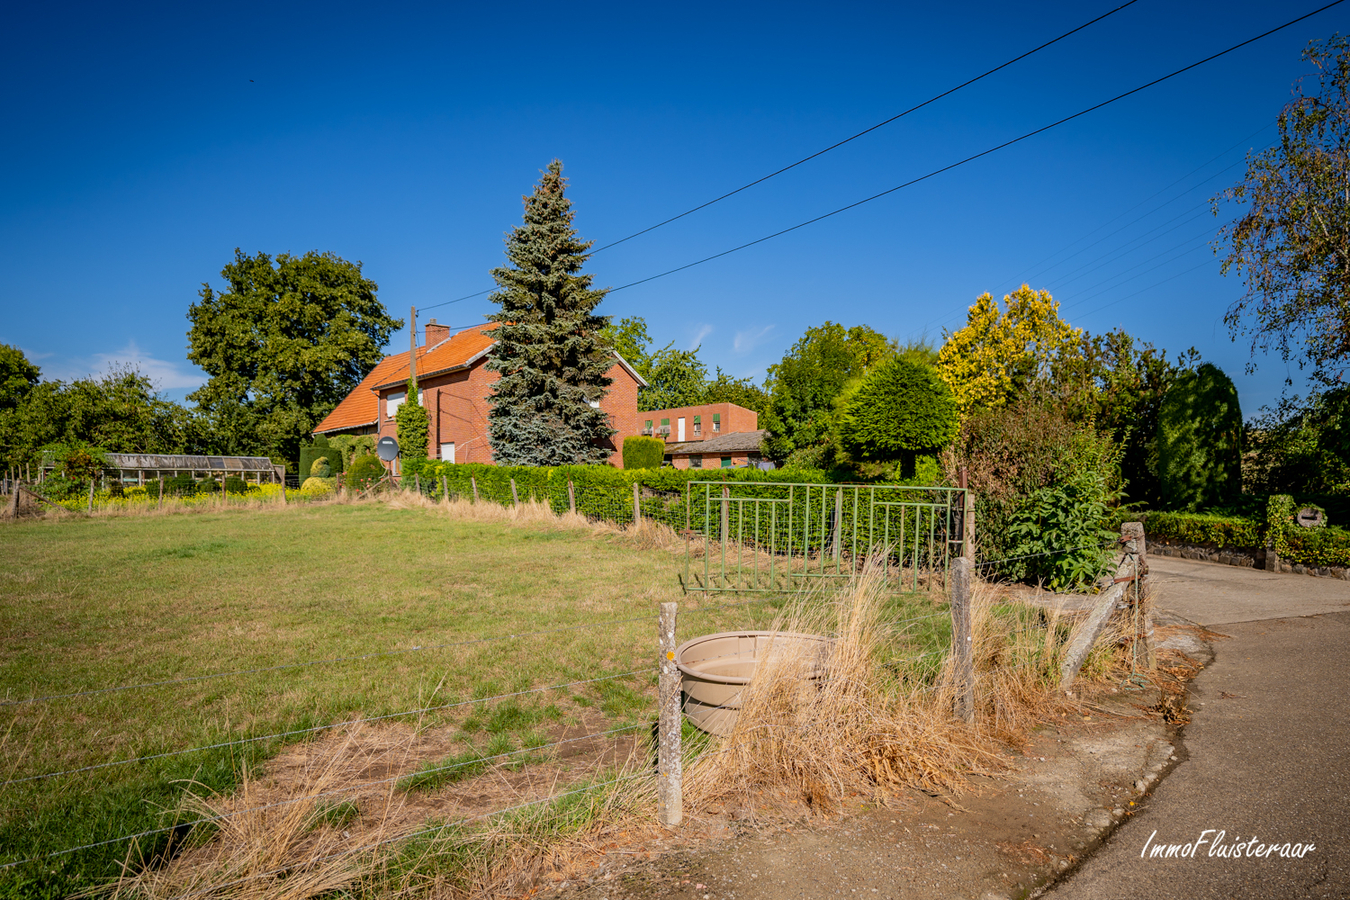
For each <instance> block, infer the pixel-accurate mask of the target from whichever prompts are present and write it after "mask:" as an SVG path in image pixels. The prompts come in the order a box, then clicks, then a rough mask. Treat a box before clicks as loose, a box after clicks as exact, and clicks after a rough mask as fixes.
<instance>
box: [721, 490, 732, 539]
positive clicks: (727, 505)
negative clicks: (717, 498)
mask: <svg viewBox="0 0 1350 900" xmlns="http://www.w3.org/2000/svg"><path fill="white" fill-rule="evenodd" d="M730 520H731V488H729V487H727V486H726V485H725V484H724V485H722V553H723V555H724V556H725V554H726V552H727V532H728V531H730V530H731V529H730V527H729V526H730Z"/></svg>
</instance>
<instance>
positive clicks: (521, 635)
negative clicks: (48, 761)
mask: <svg viewBox="0 0 1350 900" xmlns="http://www.w3.org/2000/svg"><path fill="white" fill-rule="evenodd" d="M654 618H655V617H654V616H650V615H647V616H633V617H632V618H628V619H613V620H610V621H608V622H587V623H585V624H582V625H564V626H562V627H560V628H549V629H545V630H543V631H524V632H520V633H518V634H502V635H497V636H495V637H484V638H471V639H469V640H465V641H453V642H451V643H448V644H428V645H427V646H424V647H405V648H404V649H402V650H377V651H376V652H374V653H365V654H362V655H360V656H334V657H331V658H329V659H315V660H310V661H308V662H299V663H284V664H282V665H279V666H264V667H262V668H258V669H238V670H235V671H233V672H216V673H213V674H211V675H192V676H189V677H187V678H171V679H168V680H166V681H147V682H145V683H144V684H127V685H121V686H119V687H110V688H97V689H94V690H89V691H75V692H73V693H69V694H47V695H46V696H42V697H29V698H27V699H24V700H6V701H5V702H4V703H0V708H3V707H6V706H20V705H22V704H25V703H42V702H44V701H47V700H69V699H72V698H74V697H92V696H95V695H97V694H114V693H118V692H120V691H134V690H140V689H142V688H154V687H166V686H169V685H175V684H191V683H193V682H197V681H210V680H212V679H215V678H234V677H236V676H239V675H257V674H259V673H262V672H281V671H286V670H288V669H306V668H309V667H311V666H323V665H328V664H330V663H340V662H356V661H358V660H364V659H378V658H379V657H382V656H401V655H403V654H405V653H420V652H422V651H425V650H448V649H452V648H454V647H471V646H473V645H475V644H490V643H492V642H494V641H510V640H517V639H519V638H529V637H540V636H542V635H549V634H561V633H562V632H565V631H581V630H584V629H587V628H609V627H611V626H614V625H627V624H630V623H633V622H642V621H646V620H651V619H654Z"/></svg>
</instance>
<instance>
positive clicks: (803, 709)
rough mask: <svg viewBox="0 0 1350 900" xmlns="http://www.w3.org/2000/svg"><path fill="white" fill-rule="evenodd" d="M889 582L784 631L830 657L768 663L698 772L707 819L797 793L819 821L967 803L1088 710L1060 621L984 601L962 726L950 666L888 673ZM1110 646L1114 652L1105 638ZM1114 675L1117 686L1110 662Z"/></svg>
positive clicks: (975, 620)
mask: <svg viewBox="0 0 1350 900" xmlns="http://www.w3.org/2000/svg"><path fill="white" fill-rule="evenodd" d="M882 581H883V579H882V573H881V571H880V570H879V568H878V567H876V566H874V565H872V566H869V567H868V568H866V569H865V570H864V571H863V573H862V574H861V575H860V576H859V577H857V578H856V579H855V580H854V581H853V582H852V584H851V585H850V587H849V589H848V590H846V591H842V592H840V593H839V594H838V595H836V596H834V597H828V598H824V599H821V598H815V599H812V598H801V599H799V601H798V602H797V603H795V604H794V605H793V606H791V607H790V608H789V609H788V610H787V611H785V613H784V614H783V615H782V616H781V617H780V619H779V620H778V621H777V622H776V623H775V626H774V628H775V630H777V631H780V632H784V633H808V634H811V633H815V634H829V635H831V636H832V637H833V638H834V640H833V642H832V644H831V645H830V648H829V650H828V653H827V655H826V656H825V657H824V658H821V656H820V654H819V652H818V651H817V650H815V649H814V648H812V647H810V646H808V644H807V643H806V642H795V643H793V642H785V643H784V644H783V650H782V652H778V653H775V654H773V655H772V656H770V657H769V658H767V659H765V660H763V661H761V662H760V663H759V664H758V666H757V668H756V672H755V677H754V680H753V681H752V682H751V684H750V685H749V687H748V688H747V689H746V691H745V693H744V695H743V698H742V707H741V713H740V715H739V717H738V720H737V725H736V728H735V730H734V731H733V733H732V734H731V735H730V736H729V737H728V738H727V739H726V740H725V741H724V742H723V743H722V744H721V745H720V746H714V747H713V749H712V750H710V751H709V752H707V753H705V754H703V755H702V756H701V757H699V758H698V759H695V760H693V761H692V762H691V763H690V766H689V771H688V774H687V776H686V786H685V792H686V794H685V796H686V799H687V800H689V801H690V802H691V803H692V804H693V805H694V806H696V807H707V806H711V805H715V804H722V803H727V802H729V801H730V802H735V803H738V804H740V805H742V806H745V807H749V808H751V809H753V806H754V798H755V797H757V796H759V795H760V794H761V793H772V792H781V791H783V790H786V791H787V792H788V794H789V795H793V794H795V795H796V796H798V797H800V799H802V800H803V801H804V802H806V803H807V804H808V805H809V806H810V807H812V808H816V809H829V808H832V807H835V806H837V805H838V804H839V803H840V802H841V801H842V800H843V799H844V798H845V797H847V796H849V795H862V796H866V797H869V798H871V799H873V800H874V801H876V802H882V803H885V802H887V800H888V798H889V797H890V796H891V795H892V794H893V792H894V790H895V789H896V788H900V787H916V788H919V789H922V790H926V791H929V792H950V793H958V792H960V791H962V790H964V789H965V787H966V786H967V776H968V775H970V774H975V773H983V774H989V773H992V772H995V771H997V770H999V769H1002V768H1003V767H1004V763H1003V756H1002V751H1003V750H1004V749H1005V748H1006V747H1008V746H1010V745H1011V746H1016V745H1020V744H1021V743H1023V742H1024V741H1025V740H1026V738H1027V735H1028V733H1029V732H1030V730H1031V729H1032V728H1033V727H1035V726H1036V725H1037V724H1039V723H1041V722H1044V721H1049V720H1051V719H1053V718H1056V717H1058V716H1059V715H1061V714H1062V713H1063V712H1065V711H1066V710H1067V709H1069V708H1074V709H1076V708H1077V707H1078V703H1077V702H1076V701H1074V700H1071V699H1069V698H1067V697H1065V696H1064V695H1063V694H1061V693H1060V692H1059V691H1058V690H1057V684H1056V681H1057V675H1058V663H1059V660H1060V658H1061V656H1062V652H1063V647H1064V644H1065V642H1066V640H1067V637H1068V635H1069V632H1070V629H1069V628H1068V627H1067V626H1064V627H1062V623H1061V621H1060V616H1059V614H1058V612H1056V611H1054V610H1051V611H1049V612H1043V611H1041V610H1040V609H1038V608H1033V607H1027V606H1009V605H1007V604H998V603H996V598H997V593H996V591H995V590H994V589H993V588H992V586H988V585H979V586H977V588H976V589H975V591H974V592H973V596H972V609H973V616H972V638H973V641H972V643H973V646H974V659H975V669H976V680H975V706H976V709H975V721H974V723H973V724H972V725H967V724H965V723H963V722H960V721H958V720H957V719H956V718H955V717H954V716H953V714H952V710H953V708H954V700H955V696H956V693H957V691H956V685H957V678H956V672H955V668H954V661H953V659H952V657H951V656H950V655H949V656H948V658H947V661H946V662H945V663H944V667H943V670H942V673H941V675H940V676H939V678H938V680H937V682H936V684H935V685H931V686H927V687H925V686H923V685H918V684H916V683H914V682H912V681H905V680H903V679H898V678H896V677H895V675H894V674H893V672H892V670H891V669H889V668H888V667H887V666H885V665H884V664H883V663H882V662H881V654H878V652H877V650H878V646H879V644H880V642H881V641H882V640H883V630H884V623H883V622H882V608H883V597H884V590H883V584H882ZM1103 645H1104V646H1106V647H1108V648H1109V647H1110V646H1112V645H1113V639H1112V637H1110V636H1107V637H1106V638H1104V640H1103ZM1097 665H1098V670H1097V671H1094V672H1089V673H1088V675H1089V677H1090V676H1092V675H1094V674H1095V675H1097V676H1102V675H1105V674H1107V670H1108V669H1109V670H1110V672H1111V673H1116V672H1117V670H1116V668H1115V665H1114V657H1113V656H1112V654H1111V653H1110V652H1104V653H1100V654H1098V658H1097Z"/></svg>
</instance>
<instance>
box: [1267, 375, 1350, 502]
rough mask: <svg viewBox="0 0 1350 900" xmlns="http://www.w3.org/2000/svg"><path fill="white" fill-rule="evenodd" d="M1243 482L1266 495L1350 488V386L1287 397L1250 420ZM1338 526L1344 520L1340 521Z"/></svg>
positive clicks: (1336, 492) (1335, 490)
mask: <svg viewBox="0 0 1350 900" xmlns="http://www.w3.org/2000/svg"><path fill="white" fill-rule="evenodd" d="M1245 446H1246V448H1247V451H1248V452H1247V453H1244V454H1243V460H1242V461H1243V472H1242V481H1243V486H1244V488H1246V489H1247V490H1249V491H1251V492H1253V493H1264V494H1299V495H1307V494H1323V495H1325V494H1345V493H1347V492H1350V387H1347V386H1345V385H1335V386H1332V387H1328V388H1324V389H1322V390H1316V391H1314V393H1313V394H1312V396H1310V397H1308V398H1307V399H1306V400H1302V399H1300V398H1299V397H1286V398H1284V399H1283V400H1282V402H1281V403H1280V404H1279V406H1278V407H1276V408H1275V409H1265V410H1262V414H1261V415H1260V416H1258V417H1257V418H1256V419H1255V420H1254V421H1252V422H1251V423H1249V425H1248V428H1247V431H1246V435H1245ZM1336 524H1342V523H1341V522H1337V523H1336Z"/></svg>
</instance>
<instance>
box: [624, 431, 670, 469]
mask: <svg viewBox="0 0 1350 900" xmlns="http://www.w3.org/2000/svg"><path fill="white" fill-rule="evenodd" d="M665 456H666V442H665V441H663V440H661V439H660V438H654V437H642V436H641V435H637V436H635V437H626V438H624V439H623V467H624V468H625V469H659V468H661V460H663V459H665Z"/></svg>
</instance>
